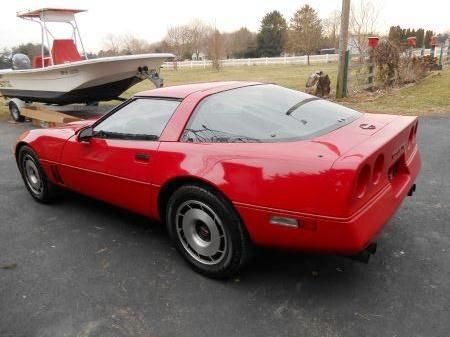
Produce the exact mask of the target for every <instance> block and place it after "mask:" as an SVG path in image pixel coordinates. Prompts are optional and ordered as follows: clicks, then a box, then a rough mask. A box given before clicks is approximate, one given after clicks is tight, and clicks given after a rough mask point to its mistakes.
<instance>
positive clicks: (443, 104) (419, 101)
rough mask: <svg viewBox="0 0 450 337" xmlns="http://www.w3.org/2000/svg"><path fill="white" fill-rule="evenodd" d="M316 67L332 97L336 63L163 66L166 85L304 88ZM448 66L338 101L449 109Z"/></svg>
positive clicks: (396, 108) (406, 109)
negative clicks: (241, 83) (243, 83)
mask: <svg viewBox="0 0 450 337" xmlns="http://www.w3.org/2000/svg"><path fill="white" fill-rule="evenodd" d="M316 70H323V71H324V72H326V73H328V74H329V75H330V78H331V83H332V93H331V96H332V97H334V89H335V87H336V76H337V63H328V64H317V65H310V66H306V65H267V66H263V65H261V66H241V67H226V68H222V69H221V70H220V71H215V70H213V69H211V68H183V69H181V68H180V69H178V70H164V69H163V71H162V74H161V75H162V77H164V80H165V85H166V86H171V85H178V84H184V83H193V82H206V81H227V80H247V81H261V82H273V83H276V84H280V85H282V86H285V87H288V88H292V89H297V90H304V89H305V83H306V80H307V78H308V77H309V75H310V74H311V73H313V72H314V71H316ZM151 88H153V86H152V84H151V83H150V82H148V81H144V82H141V83H139V84H137V85H135V86H134V87H132V88H130V89H129V90H128V91H127V92H126V93H124V95H123V96H124V97H130V96H131V95H133V94H135V93H137V92H139V91H144V90H148V89H151ZM449 88H450V70H448V69H447V70H445V71H441V72H437V73H433V74H431V75H430V76H429V77H427V78H426V79H424V80H423V81H421V82H420V83H418V84H417V85H413V86H410V87H405V88H402V89H393V90H392V91H391V93H389V94H387V95H383V96H379V97H377V96H368V95H365V94H364V95H357V96H353V97H349V98H346V99H343V100H342V101H341V103H343V104H345V105H347V106H350V107H353V108H355V109H358V110H361V111H369V112H384V113H395V114H408V115H411V114H417V115H429V114H434V113H450V98H449ZM3 102H4V101H3V100H2V99H1V98H0V117H1V115H2V114H3V117H4V118H5V116H6V115H7V114H8V109H7V107H5V106H4V105H3Z"/></svg>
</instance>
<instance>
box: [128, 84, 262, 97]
mask: <svg viewBox="0 0 450 337" xmlns="http://www.w3.org/2000/svg"><path fill="white" fill-rule="evenodd" d="M257 84H263V83H261V82H246V81H223V82H204V83H192V84H182V85H174V86H171V87H162V88H157V89H152V90H147V91H142V92H139V93H137V94H135V95H134V96H135V97H168V98H178V99H184V98H186V97H187V96H189V95H190V94H193V93H195V92H199V91H209V90H212V91H214V92H220V91H224V90H229V89H235V88H240V87H246V86H251V85H257ZM221 89H222V90H221Z"/></svg>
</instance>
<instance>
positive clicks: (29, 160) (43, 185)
mask: <svg viewBox="0 0 450 337" xmlns="http://www.w3.org/2000/svg"><path fill="white" fill-rule="evenodd" d="M17 163H18V166H19V170H20V174H21V175H22V179H23V181H24V183H25V186H26V188H27V190H28V192H30V194H31V196H32V197H33V198H34V199H35V200H37V201H39V202H43V203H47V202H50V201H51V200H53V199H54V197H55V196H56V194H57V187H56V186H55V185H54V184H52V183H51V182H50V181H49V180H48V179H47V176H46V175H45V172H44V171H43V170H42V167H41V164H40V163H39V159H38V157H37V155H36V153H35V152H34V151H33V150H32V149H31V148H30V147H29V146H26V145H24V146H22V147H21V148H20V149H19V154H18V158H17Z"/></svg>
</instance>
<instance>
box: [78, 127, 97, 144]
mask: <svg viewBox="0 0 450 337" xmlns="http://www.w3.org/2000/svg"><path fill="white" fill-rule="evenodd" d="M93 135H94V130H93V129H92V126H88V127H87V128H85V129H83V130H81V131H80V133H79V134H78V141H79V142H89V141H90V140H91V138H92V136H93Z"/></svg>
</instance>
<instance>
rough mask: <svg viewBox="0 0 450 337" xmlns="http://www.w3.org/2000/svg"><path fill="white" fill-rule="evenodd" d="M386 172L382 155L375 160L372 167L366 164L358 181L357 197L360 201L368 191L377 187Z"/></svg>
mask: <svg viewBox="0 0 450 337" xmlns="http://www.w3.org/2000/svg"><path fill="white" fill-rule="evenodd" d="M383 172H384V155H383V154H382V153H380V154H379V155H378V157H377V159H376V160H375V164H374V166H373V170H372V167H371V166H370V165H369V164H365V165H364V166H363V167H362V169H361V170H360V171H359V174H358V179H357V180H356V190H355V196H356V197H357V198H358V199H362V198H363V197H364V196H365V195H366V193H367V190H368V189H370V187H371V186H373V185H377V184H378V183H379V182H380V181H381V179H382V177H383Z"/></svg>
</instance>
